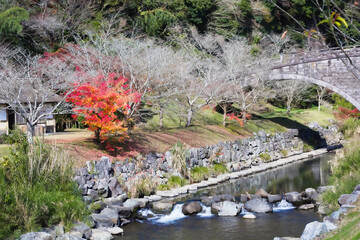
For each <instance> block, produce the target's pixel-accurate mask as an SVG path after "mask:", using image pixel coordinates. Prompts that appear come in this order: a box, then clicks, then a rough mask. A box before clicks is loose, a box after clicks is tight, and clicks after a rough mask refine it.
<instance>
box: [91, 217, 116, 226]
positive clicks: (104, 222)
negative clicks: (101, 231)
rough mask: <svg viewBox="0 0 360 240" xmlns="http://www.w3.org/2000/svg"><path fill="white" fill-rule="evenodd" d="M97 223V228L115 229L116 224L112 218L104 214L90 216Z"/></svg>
mask: <svg viewBox="0 0 360 240" xmlns="http://www.w3.org/2000/svg"><path fill="white" fill-rule="evenodd" d="M90 216H91V218H92V219H93V220H94V222H95V226H96V227H97V228H101V227H113V226H114V225H115V224H116V223H114V222H113V220H112V219H111V218H109V217H108V216H107V215H104V214H97V213H93V214H91V215H90Z"/></svg>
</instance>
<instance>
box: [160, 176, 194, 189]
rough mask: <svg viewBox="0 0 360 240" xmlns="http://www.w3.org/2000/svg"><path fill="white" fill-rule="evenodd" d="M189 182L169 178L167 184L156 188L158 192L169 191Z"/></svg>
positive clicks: (172, 177)
mask: <svg viewBox="0 0 360 240" xmlns="http://www.w3.org/2000/svg"><path fill="white" fill-rule="evenodd" d="M188 183H189V181H187V180H186V179H184V178H182V177H179V176H171V177H170V178H169V180H168V182H167V184H160V185H159V186H158V190H161V191H164V190H170V189H172V188H177V187H182V186H185V185H186V184H188Z"/></svg>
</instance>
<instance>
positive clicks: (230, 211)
mask: <svg viewBox="0 0 360 240" xmlns="http://www.w3.org/2000/svg"><path fill="white" fill-rule="evenodd" d="M240 211H241V205H239V204H237V203H234V202H230V201H224V202H222V206H221V208H220V211H219V213H218V215H219V216H223V217H226V216H236V215H238V214H239V212H240Z"/></svg>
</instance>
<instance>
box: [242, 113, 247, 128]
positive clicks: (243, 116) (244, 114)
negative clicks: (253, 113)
mask: <svg viewBox="0 0 360 240" xmlns="http://www.w3.org/2000/svg"><path fill="white" fill-rule="evenodd" d="M242 120H243V123H244V125H245V124H246V121H247V119H246V112H245V111H243V112H242Z"/></svg>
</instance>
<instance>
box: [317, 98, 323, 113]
mask: <svg viewBox="0 0 360 240" xmlns="http://www.w3.org/2000/svg"><path fill="white" fill-rule="evenodd" d="M321 101H322V99H321V96H319V98H318V111H319V112H320V110H321Z"/></svg>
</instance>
